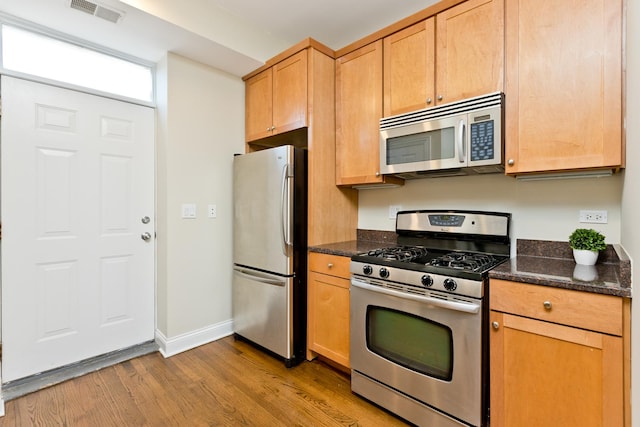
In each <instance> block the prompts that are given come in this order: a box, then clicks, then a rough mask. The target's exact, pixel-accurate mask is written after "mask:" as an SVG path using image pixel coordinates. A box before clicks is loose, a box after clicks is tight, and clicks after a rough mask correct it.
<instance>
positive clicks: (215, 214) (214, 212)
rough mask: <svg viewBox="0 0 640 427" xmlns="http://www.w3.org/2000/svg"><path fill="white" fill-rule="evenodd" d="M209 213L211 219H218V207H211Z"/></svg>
mask: <svg viewBox="0 0 640 427" xmlns="http://www.w3.org/2000/svg"><path fill="white" fill-rule="evenodd" d="M207 212H208V213H209V218H217V217H218V208H217V207H216V205H209V206H208V209H207Z"/></svg>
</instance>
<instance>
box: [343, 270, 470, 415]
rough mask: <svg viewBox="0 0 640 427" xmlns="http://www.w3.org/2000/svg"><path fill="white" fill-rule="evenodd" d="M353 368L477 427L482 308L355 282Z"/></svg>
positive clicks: (448, 297) (441, 296)
mask: <svg viewBox="0 0 640 427" xmlns="http://www.w3.org/2000/svg"><path fill="white" fill-rule="evenodd" d="M351 368H352V369H353V371H356V372H357V373H359V374H362V375H364V376H366V377H368V378H369V379H370V380H373V381H374V382H377V383H381V384H383V385H385V386H386V387H388V388H391V389H395V390H397V391H399V392H401V393H403V394H404V395H408V396H409V397H411V398H412V399H414V400H417V401H420V402H422V403H424V404H426V405H428V406H430V407H431V408H435V409H437V410H438V411H441V412H444V413H446V414H448V415H449V416H451V417H455V418H457V419H460V420H462V421H464V422H466V423H469V424H471V425H474V426H478V425H481V422H482V409H481V407H482V301H481V300H477V299H473V298H465V297H460V298H458V297H455V300H453V299H452V295H449V294H446V293H442V292H436V291H428V290H425V292H424V295H413V294H406V293H404V292H400V291H396V290H394V289H389V288H386V287H381V286H378V285H375V284H369V283H367V282H366V279H359V278H357V277H355V276H354V277H353V278H352V279H351ZM354 391H355V392H356V393H357V392H358V390H354ZM381 404H382V405H383V406H384V404H383V403H381Z"/></svg>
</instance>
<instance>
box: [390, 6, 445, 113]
mask: <svg viewBox="0 0 640 427" xmlns="http://www.w3.org/2000/svg"><path fill="white" fill-rule="evenodd" d="M434 38H435V19H434V18H429V19H426V20H424V21H422V22H419V23H418V24H415V25H413V26H411V27H409V28H405V29H404V30H402V31H398V32H397V33H394V34H392V35H390V36H388V37H385V38H384V41H383V44H384V46H383V48H384V67H383V68H384V115H385V117H387V116H393V115H396V114H402V113H406V112H409V111H415V110H419V109H421V108H425V107H428V106H430V105H433V104H434V98H435V82H436V79H435V41H434Z"/></svg>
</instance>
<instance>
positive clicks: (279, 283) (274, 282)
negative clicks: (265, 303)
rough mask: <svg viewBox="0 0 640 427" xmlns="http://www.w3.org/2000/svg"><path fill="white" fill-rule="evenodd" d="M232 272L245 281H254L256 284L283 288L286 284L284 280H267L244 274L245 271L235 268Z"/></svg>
mask: <svg viewBox="0 0 640 427" xmlns="http://www.w3.org/2000/svg"><path fill="white" fill-rule="evenodd" d="M234 271H235V273H236V274H238V276H241V277H244V278H245V279H250V280H255V281H256V282H262V283H266V284H268V285H277V286H284V285H285V284H286V282H285V281H284V280H278V279H269V278H267V277H263V276H256V275H255V274H248V273H245V271H246V270H240V269H237V268H235V269H234Z"/></svg>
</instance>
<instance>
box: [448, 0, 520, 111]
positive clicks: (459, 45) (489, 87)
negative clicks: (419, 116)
mask: <svg viewBox="0 0 640 427" xmlns="http://www.w3.org/2000/svg"><path fill="white" fill-rule="evenodd" d="M503 1H504V0H469V1H466V2H464V3H461V4H459V5H458V6H455V7H452V8H450V9H447V10H445V11H444V12H442V13H439V14H438V15H437V17H436V19H437V21H436V31H437V33H436V40H437V48H436V49H437V50H436V58H437V59H436V62H437V65H436V68H437V71H436V73H437V74H436V102H438V103H441V104H442V103H449V102H453V101H457V100H460V99H464V98H469V97H473V96H478V95H484V94H487V93H491V92H498V91H503V80H504V74H503V70H504V30H503V28H504V16H503V13H504V4H503ZM510 1H511V0H508V2H510Z"/></svg>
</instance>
